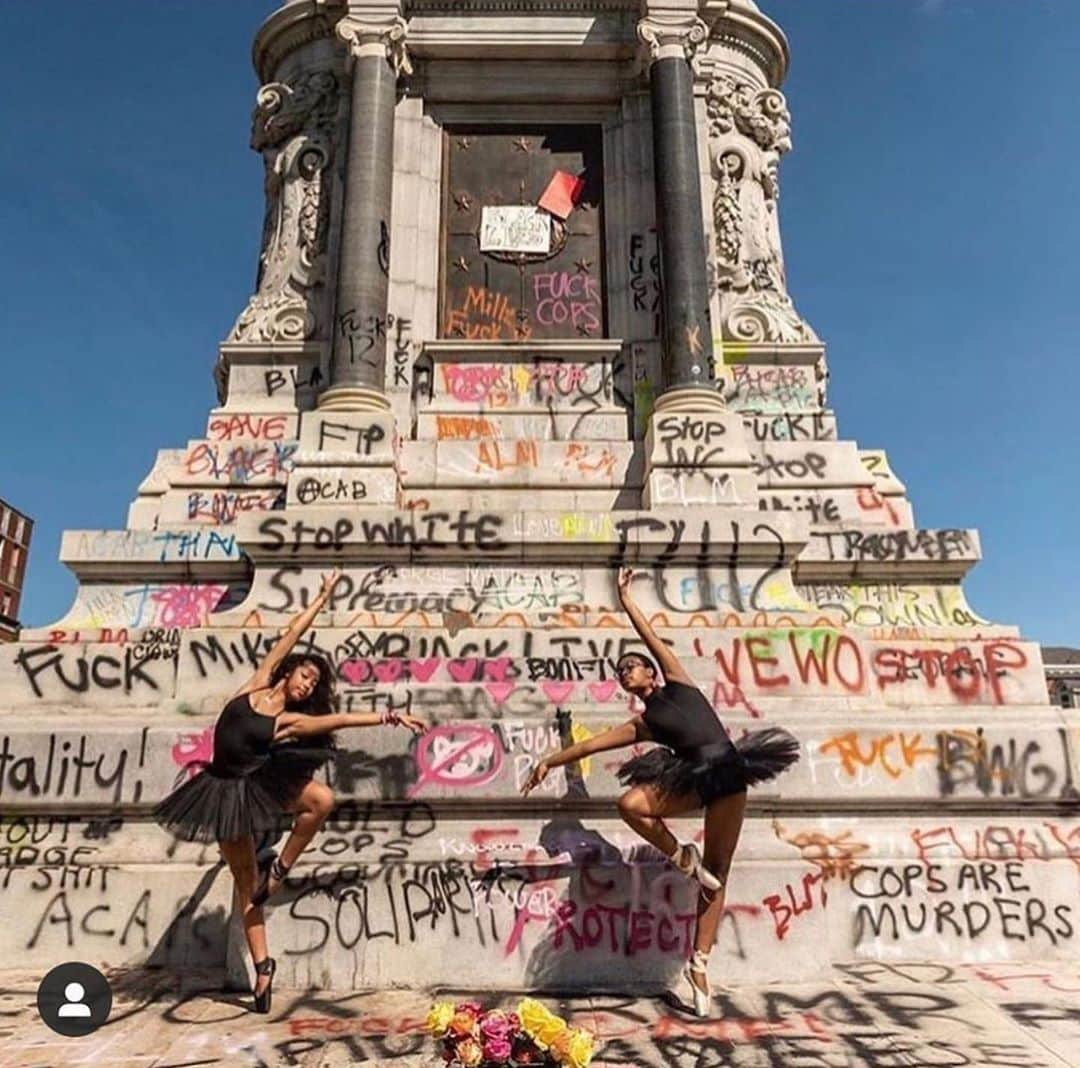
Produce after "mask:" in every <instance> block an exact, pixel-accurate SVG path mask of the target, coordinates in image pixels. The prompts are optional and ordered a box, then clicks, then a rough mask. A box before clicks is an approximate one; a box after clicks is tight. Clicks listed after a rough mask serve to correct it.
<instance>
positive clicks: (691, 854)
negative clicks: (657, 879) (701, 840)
mask: <svg viewBox="0 0 1080 1068" xmlns="http://www.w3.org/2000/svg"><path fill="white" fill-rule="evenodd" d="M669 859H670V860H671V863H672V864H674V865H675V867H676V868H678V869H679V871H681V872H682V873H683V875H685V876H687V877H688V878H690V879H697V881H698V882H699V883H701V885H702V886H703V887H704V888H705V889H706V890H709V891H711V892H713V893H715V892H716V891H717V890H719V889H720V887H722V886H723V885H724V884H723V882H722V881H721V880H720V879H718V878H717V877H716V876H715V875H713V873H712V872H711V871H709V869H708V868H706V867H705V863H704V861H703V860H702V859H701V850H700V849H698V847H697V845H696V844H695V843H694V842H679V843H678V844H677V845H676V847H675V852H674V853H673V854H672V855H671V857H670V858H669Z"/></svg>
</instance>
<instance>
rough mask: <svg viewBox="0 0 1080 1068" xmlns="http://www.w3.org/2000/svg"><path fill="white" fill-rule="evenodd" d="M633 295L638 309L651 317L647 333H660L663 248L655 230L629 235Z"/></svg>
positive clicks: (635, 308)
mask: <svg viewBox="0 0 1080 1068" xmlns="http://www.w3.org/2000/svg"><path fill="white" fill-rule="evenodd" d="M628 266H629V272H630V298H631V302H632V304H633V309H634V311H635V312H644V313H646V314H648V315H649V316H650V317H651V319H650V322H651V330H650V332H649V333H648V334H647V335H646V336H648V337H659V336H660V296H661V294H660V252H659V249H658V247H657V239H656V231H655V230H650V231H649V232H648V234H640V233H632V234H631V235H630V257H629V264H628Z"/></svg>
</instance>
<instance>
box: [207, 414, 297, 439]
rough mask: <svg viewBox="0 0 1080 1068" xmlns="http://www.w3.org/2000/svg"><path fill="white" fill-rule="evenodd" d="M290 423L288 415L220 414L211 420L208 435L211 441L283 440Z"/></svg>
mask: <svg viewBox="0 0 1080 1068" xmlns="http://www.w3.org/2000/svg"><path fill="white" fill-rule="evenodd" d="M288 425H289V416H287V415H255V414H253V413H248V412H245V413H243V414H240V415H218V416H215V417H214V418H213V419H211V420H210V425H209V427H208V428H207V433H206V436H207V437H208V438H209V439H210V440H211V441H232V440H233V439H234V438H243V439H245V440H255V441H283V440H284V439H285V436H286V428H287V427H288Z"/></svg>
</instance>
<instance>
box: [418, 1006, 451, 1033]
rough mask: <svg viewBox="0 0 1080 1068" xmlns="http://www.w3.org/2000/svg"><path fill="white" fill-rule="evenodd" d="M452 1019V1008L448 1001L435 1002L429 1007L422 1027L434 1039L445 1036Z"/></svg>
mask: <svg viewBox="0 0 1080 1068" xmlns="http://www.w3.org/2000/svg"><path fill="white" fill-rule="evenodd" d="M453 1018H454V1006H453V1005H451V1004H450V1002H449V1001H437V1002H435V1004H434V1005H432V1006H431V1011H430V1012H429V1013H428V1014H427V1020H426V1021H425V1022H424V1026H425V1027H426V1028H427V1029H428V1030H429V1031H430V1032H431V1033H432V1034H433V1035H434V1036H435V1037H436V1038H442V1036H443V1035H445V1034H446V1031H447V1028H448V1027H449V1026H450V1021H451V1020H452V1019H453Z"/></svg>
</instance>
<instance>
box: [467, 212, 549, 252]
mask: <svg viewBox="0 0 1080 1068" xmlns="http://www.w3.org/2000/svg"><path fill="white" fill-rule="evenodd" d="M480 251H481V252H543V253H547V252H550V251H551V217H550V216H549V215H548V214H547V212H544V211H540V209H539V208H536V207H534V206H533V205H531V204H524V205H521V206H514V207H498V208H484V210H483V211H482V212H481V215H480Z"/></svg>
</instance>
